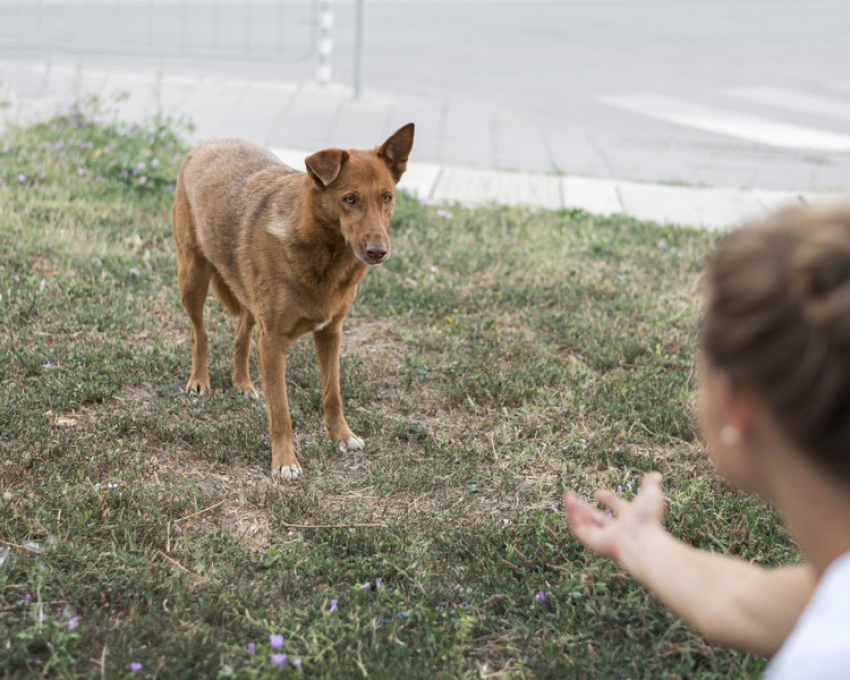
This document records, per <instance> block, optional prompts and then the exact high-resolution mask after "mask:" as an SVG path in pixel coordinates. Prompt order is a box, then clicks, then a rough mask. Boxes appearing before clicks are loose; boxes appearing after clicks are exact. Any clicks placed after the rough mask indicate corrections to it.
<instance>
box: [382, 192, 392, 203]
mask: <svg viewBox="0 0 850 680" xmlns="http://www.w3.org/2000/svg"><path fill="white" fill-rule="evenodd" d="M391 200H393V195H392V194H384V203H389V202H390V201H391Z"/></svg>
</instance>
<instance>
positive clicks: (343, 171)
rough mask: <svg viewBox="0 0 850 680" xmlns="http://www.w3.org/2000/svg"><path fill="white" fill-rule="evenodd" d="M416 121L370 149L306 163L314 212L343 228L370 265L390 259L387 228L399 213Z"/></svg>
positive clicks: (329, 153) (330, 153)
mask: <svg viewBox="0 0 850 680" xmlns="http://www.w3.org/2000/svg"><path fill="white" fill-rule="evenodd" d="M412 147H413V123H408V124H407V125H405V126H404V127H403V128H401V129H399V130H397V131H396V132H394V133H393V134H392V135H390V137H389V139H387V141H385V142H384V143H383V144H382V145H381V146H376V147H375V148H374V149H372V150H369V151H354V150H352V151H346V150H344V149H323V150H322V151H317V152H316V153H314V154H313V155H312V156H308V157H307V158H306V160H305V161H304V162H305V163H306V165H307V174H308V175H310V177H311V178H312V180H313V182H314V188H313V208H314V210H315V211H316V214H317V217H319V218H320V219H321V220H322V221H324V222H329V223H332V224H337V223H338V224H339V228H340V232H341V234H342V237H343V238H344V239H345V242H346V244H347V245H348V247H349V248H351V250H352V252H353V253H354V254H355V255H356V256H357V259H358V260H360V261H361V262H363V263H364V264H368V265H375V264H381V263H382V262H386V261H387V259H388V258H389V256H390V238H389V235H388V233H387V227H388V226H389V223H390V217H391V216H392V214H393V210H394V209H395V185H396V184H398V181H399V180H400V179H401V176H402V175H403V174H404V171H405V170H406V169H407V158H408V156H409V155H410V149H411V148H412Z"/></svg>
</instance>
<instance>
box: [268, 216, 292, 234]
mask: <svg viewBox="0 0 850 680" xmlns="http://www.w3.org/2000/svg"><path fill="white" fill-rule="evenodd" d="M288 226H289V220H272V221H271V222H269V223H268V225H267V226H266V231H267V232H269V233H270V234H271V235H272V236H277V237H278V238H283V237H285V236H286V231H287V227H288Z"/></svg>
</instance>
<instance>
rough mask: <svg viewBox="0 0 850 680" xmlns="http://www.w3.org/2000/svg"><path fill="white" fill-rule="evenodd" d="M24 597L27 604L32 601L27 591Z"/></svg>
mask: <svg viewBox="0 0 850 680" xmlns="http://www.w3.org/2000/svg"><path fill="white" fill-rule="evenodd" d="M24 599H25V600H26V602H27V604H30V603H31V602H32V593H27V596H26V597H25V598H24Z"/></svg>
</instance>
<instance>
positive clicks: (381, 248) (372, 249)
mask: <svg viewBox="0 0 850 680" xmlns="http://www.w3.org/2000/svg"><path fill="white" fill-rule="evenodd" d="M386 256H387V247H386V246H385V245H384V244H383V243H367V244H366V257H368V258H369V259H370V260H383V259H384V258H385V257H386Z"/></svg>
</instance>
